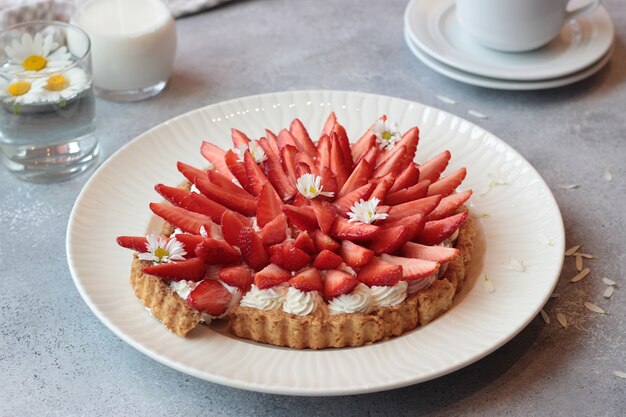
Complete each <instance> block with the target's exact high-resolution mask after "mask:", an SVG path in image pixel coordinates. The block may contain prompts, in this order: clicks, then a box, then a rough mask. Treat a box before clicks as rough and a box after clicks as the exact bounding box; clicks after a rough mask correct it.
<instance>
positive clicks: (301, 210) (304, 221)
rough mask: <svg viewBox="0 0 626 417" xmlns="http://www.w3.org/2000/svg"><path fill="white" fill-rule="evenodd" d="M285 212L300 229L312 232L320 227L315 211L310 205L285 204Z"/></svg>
mask: <svg viewBox="0 0 626 417" xmlns="http://www.w3.org/2000/svg"><path fill="white" fill-rule="evenodd" d="M284 212H285V214H286V215H287V218H288V219H289V221H290V222H291V223H292V224H293V225H294V226H296V227H297V228H298V229H300V230H308V231H310V232H312V231H314V230H315V229H317V227H318V226H317V217H315V211H314V210H313V208H311V207H310V206H301V207H296V206H292V205H289V204H285V206H284Z"/></svg>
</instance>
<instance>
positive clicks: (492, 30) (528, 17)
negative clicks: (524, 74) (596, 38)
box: [456, 0, 601, 52]
mask: <svg viewBox="0 0 626 417" xmlns="http://www.w3.org/2000/svg"><path fill="white" fill-rule="evenodd" d="M600 1H601V0H591V2H590V3H588V4H587V5H584V6H580V7H578V8H577V9H575V10H572V11H568V10H567V5H568V3H570V0H457V2H456V17H457V20H458V22H459V24H460V25H461V27H462V28H463V29H464V30H465V31H466V32H467V33H469V34H470V35H472V36H473V37H474V38H475V39H476V40H477V41H478V42H480V43H481V44H483V45H484V46H487V47H489V48H492V49H497V50H500V51H506V52H522V51H529V50H532V49H537V48H539V47H541V46H543V45H545V44H547V43H548V42H550V41H551V40H552V39H554V38H555V37H556V36H557V35H558V34H559V32H560V31H561V29H562V28H563V26H564V25H565V23H567V22H568V21H570V20H571V19H574V18H576V17H579V16H583V15H586V14H589V13H591V12H592V11H593V10H595V9H596V8H597V7H598V6H599V5H600Z"/></svg>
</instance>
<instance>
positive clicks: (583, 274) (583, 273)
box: [569, 268, 591, 282]
mask: <svg viewBox="0 0 626 417" xmlns="http://www.w3.org/2000/svg"><path fill="white" fill-rule="evenodd" d="M590 272H591V269H589V268H585V269H583V270H582V271H580V272H579V273H578V274H576V275H575V276H574V278H572V279H570V280H569V282H578V281H580V280H581V279H583V278H585V277H586V276H587V275H589V273H590Z"/></svg>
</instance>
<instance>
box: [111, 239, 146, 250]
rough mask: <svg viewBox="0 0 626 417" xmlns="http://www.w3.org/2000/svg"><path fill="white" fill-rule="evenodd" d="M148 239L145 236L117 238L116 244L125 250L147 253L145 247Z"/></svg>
mask: <svg viewBox="0 0 626 417" xmlns="http://www.w3.org/2000/svg"><path fill="white" fill-rule="evenodd" d="M147 243H148V239H146V237H145V236H118V237H117V244H118V245H120V246H121V247H123V248H126V249H132V250H134V251H137V252H142V253H143V252H148V248H147V247H146V245H147Z"/></svg>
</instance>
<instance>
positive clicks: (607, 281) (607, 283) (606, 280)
mask: <svg viewBox="0 0 626 417" xmlns="http://www.w3.org/2000/svg"><path fill="white" fill-rule="evenodd" d="M602 282H604V283H605V284H606V285H617V282H615V281H613V280H612V279H608V278H607V277H602Z"/></svg>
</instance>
